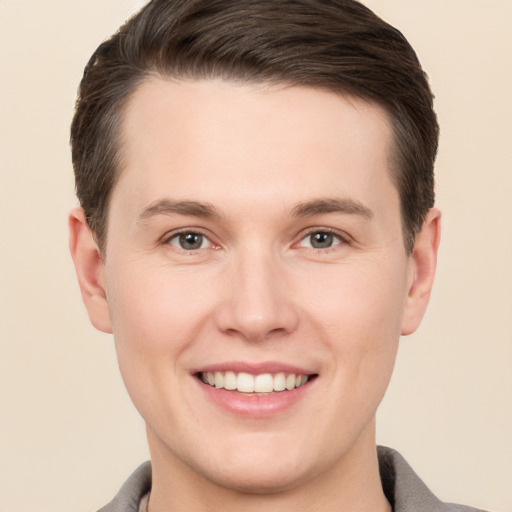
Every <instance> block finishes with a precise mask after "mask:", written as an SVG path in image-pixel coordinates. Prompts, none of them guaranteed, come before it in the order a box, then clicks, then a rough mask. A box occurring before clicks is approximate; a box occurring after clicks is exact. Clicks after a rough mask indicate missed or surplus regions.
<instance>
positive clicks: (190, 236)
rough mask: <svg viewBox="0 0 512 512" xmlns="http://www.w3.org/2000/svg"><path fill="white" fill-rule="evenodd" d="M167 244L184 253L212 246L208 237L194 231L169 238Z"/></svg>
mask: <svg viewBox="0 0 512 512" xmlns="http://www.w3.org/2000/svg"><path fill="white" fill-rule="evenodd" d="M167 243H168V244H169V245H172V246H173V247H177V248H178V249H182V250H183V251H198V250H199V249H206V248H207V247H211V246H212V243H211V242H210V240H209V239H208V238H207V237H206V236H204V235H202V234H201V233H196V232H194V231H183V232H181V233H177V234H176V235H174V236H172V237H171V238H169V239H168V241H167Z"/></svg>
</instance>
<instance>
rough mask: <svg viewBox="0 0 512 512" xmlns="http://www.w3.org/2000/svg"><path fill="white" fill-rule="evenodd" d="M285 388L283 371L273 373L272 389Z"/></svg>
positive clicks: (281, 389)
mask: <svg viewBox="0 0 512 512" xmlns="http://www.w3.org/2000/svg"><path fill="white" fill-rule="evenodd" d="M285 389H286V376H285V374H284V373H278V374H277V375H274V391H284V390H285Z"/></svg>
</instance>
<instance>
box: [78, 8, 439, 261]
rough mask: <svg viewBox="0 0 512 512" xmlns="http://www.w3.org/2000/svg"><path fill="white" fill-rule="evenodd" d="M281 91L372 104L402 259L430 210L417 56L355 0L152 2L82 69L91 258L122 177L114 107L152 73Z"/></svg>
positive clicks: (426, 102)
mask: <svg viewBox="0 0 512 512" xmlns="http://www.w3.org/2000/svg"><path fill="white" fill-rule="evenodd" d="M154 74H159V75H161V76H170V77H174V78H182V79H209V78H223V79H226V80H230V81H237V82H239V81H242V82H249V83H262V82H268V83H287V84H291V85H303V86H311V87H318V88H322V89H327V90H330V91H335V92H337V93H341V94H349V95H353V96H356V97H360V98H363V99H366V100H369V101H373V102H375V103H376V104H378V105H380V106H382V107H383V108H384V109H385V110H386V111H387V113H388V115H389V117H390V120H391V123H392V127H393V132H394V147H393V155H392V156H393V165H392V171H391V172H392V177H393V179H394V182H395V185H396V187H397V189H398V192H399V196H400V202H401V214H402V229H403V236H404V243H405V247H406V250H407V251H408V252H410V251H411V250H412V248H413V246H414V240H415V237H416V234H417V233H418V231H419V230H420V229H421V226H422V224H423V221H424V219H425V215H426V214H427V212H428V210H429V208H431V207H432V206H433V204H434V173H433V167H434V160H435V156H436V152H437V144H438V136H439V127H438V124H437V119H436V115H435V113H434V110H433V96H432V93H431V90H430V87H429V84H428V80H427V77H426V75H425V73H424V72H423V70H422V68H421V65H420V63H419V61H418V58H417V56H416V54H415V52H414V50H413V49H412V47H411V46H410V44H409V43H408V42H407V40H406V39H405V38H404V36H403V35H402V34H401V33H400V32H399V31H398V30H396V29H395V28H393V27H392V26H390V25H389V24H387V23H386V22H384V21H383V20H382V19H380V18H379V17H378V16H376V15H375V14H374V13H373V12H372V11H370V10H369V9H368V8H367V7H365V6H364V5H362V4H361V3H359V2H357V1H356V0H257V1H254V0H152V1H151V2H150V3H149V4H147V5H146V6H145V7H144V8H143V9H142V10H141V11H140V12H139V13H138V14H137V15H135V16H134V17H132V18H131V19H129V20H128V21H127V22H126V23H125V24H124V25H123V26H122V27H121V28H120V29H119V31H118V32H117V33H116V34H114V35H113V36H112V37H110V38H109V39H108V40H107V41H105V42H104V43H102V44H101V45H100V46H99V48H98V49H97V50H96V52H95V53H94V55H93V56H92V57H91V59H90V61H89V63H88V64H87V66H86V68H85V71H84V76H83V79H82V81H81V84H80V88H79V93H78V99H77V103H76V110H75V115H74V118H73V123H72V126H71V146H72V158H73V167H74V171H75V180H76V190H77V195H78V198H79V200H80V203H81V205H82V208H83V209H84V211H85V215H86V218H87V221H88V223H89V226H90V227H91V229H92V230H93V232H94V233H95V236H96V238H97V241H98V245H99V247H100V250H102V249H103V248H104V247H105V243H106V229H107V220H108V219H107V211H108V203H109V198H110V195H111V193H112V190H113V187H114V186H115V183H116V180H117V178H118V176H119V173H120V171H121V168H122V157H121V153H122V144H121V141H120V136H119V132H120V125H121V121H122V117H123V110H124V109H123V107H124V106H125V104H126V102H127V100H128V99H129V98H130V97H131V95H132V94H133V92H134V91H135V89H136V88H137V86H138V85H139V84H141V83H142V82H143V81H144V80H146V79H147V78H148V77H149V76H150V75H154Z"/></svg>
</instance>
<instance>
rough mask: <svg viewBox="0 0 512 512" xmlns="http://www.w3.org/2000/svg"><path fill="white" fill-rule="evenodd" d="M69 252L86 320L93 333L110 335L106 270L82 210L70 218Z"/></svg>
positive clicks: (78, 210) (75, 210) (78, 209)
mask: <svg viewBox="0 0 512 512" xmlns="http://www.w3.org/2000/svg"><path fill="white" fill-rule="evenodd" d="M69 248H70V250H71V256H72V257H73V262H74V263H75V270H76V275H77V277H78V283H79V284H80V290H81V292H82V299H83V301H84V304H85V307H86V308H87V312H88V313H89V319H90V320H91V323H92V324H93V325H94V327H96V329H98V330H100V331H103V332H107V333H111V332H112V327H111V322H110V314H109V309H108V304H107V293H106V285H105V266H104V264H103V260H102V258H101V254H100V251H99V249H98V245H97V243H96V240H95V238H94V235H93V233H92V231H91V229H90V228H89V224H88V223H87V220H86V218H85V214H84V211H83V210H82V209H81V208H76V209H74V210H73V211H72V212H71V213H70V214H69Z"/></svg>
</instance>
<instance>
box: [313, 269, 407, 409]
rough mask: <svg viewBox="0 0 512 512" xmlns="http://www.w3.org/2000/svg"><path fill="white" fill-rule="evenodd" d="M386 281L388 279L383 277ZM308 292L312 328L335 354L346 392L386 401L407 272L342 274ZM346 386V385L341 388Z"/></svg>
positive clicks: (353, 271) (333, 365)
mask: <svg viewBox="0 0 512 512" xmlns="http://www.w3.org/2000/svg"><path fill="white" fill-rule="evenodd" d="M382 276H384V277H382ZM318 277H319V276H317V280H316V286H315V287H314V288H312V287H311V286H308V289H309V290H314V291H313V292H311V291H310V293H309V299H308V302H309V307H305V310H306V311H309V314H310V317H309V318H310V322H311V324H312V325H313V326H314V330H315V331H316V332H319V333H321V335H322V336H323V341H324V343H325V344H326V345H327V346H328V347H329V350H330V352H331V353H332V354H333V357H332V361H331V363H330V365H331V368H330V370H331V371H332V373H333V375H336V377H335V378H336V379H338V380H339V381H340V382H339V384H340V389H347V386H348V387H350V388H351V392H353V393H354V395H355V396H358V397H368V396H372V395H374V396H376V399H377V400H380V397H381V395H382V394H383V393H384V390H385V388H386V386H387V383H388V382H389V378H390V377H391V372H392V370H393V366H394V361H395V356H396V352H397V349H398V340H399V337H400V329H401V323H402V315H403V309H404V303H405V298H406V291H405V290H406V282H405V273H404V272H402V267H394V266H393V265H387V266H386V268H383V266H382V265H372V266H371V265H365V266H364V267H359V268H357V267H354V266H351V267H350V268H348V267H347V268H338V269H335V271H334V272H330V275H329V276H327V275H326V276H324V277H323V278H322V279H319V278H318ZM341 381H343V383H342V382H341Z"/></svg>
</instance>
